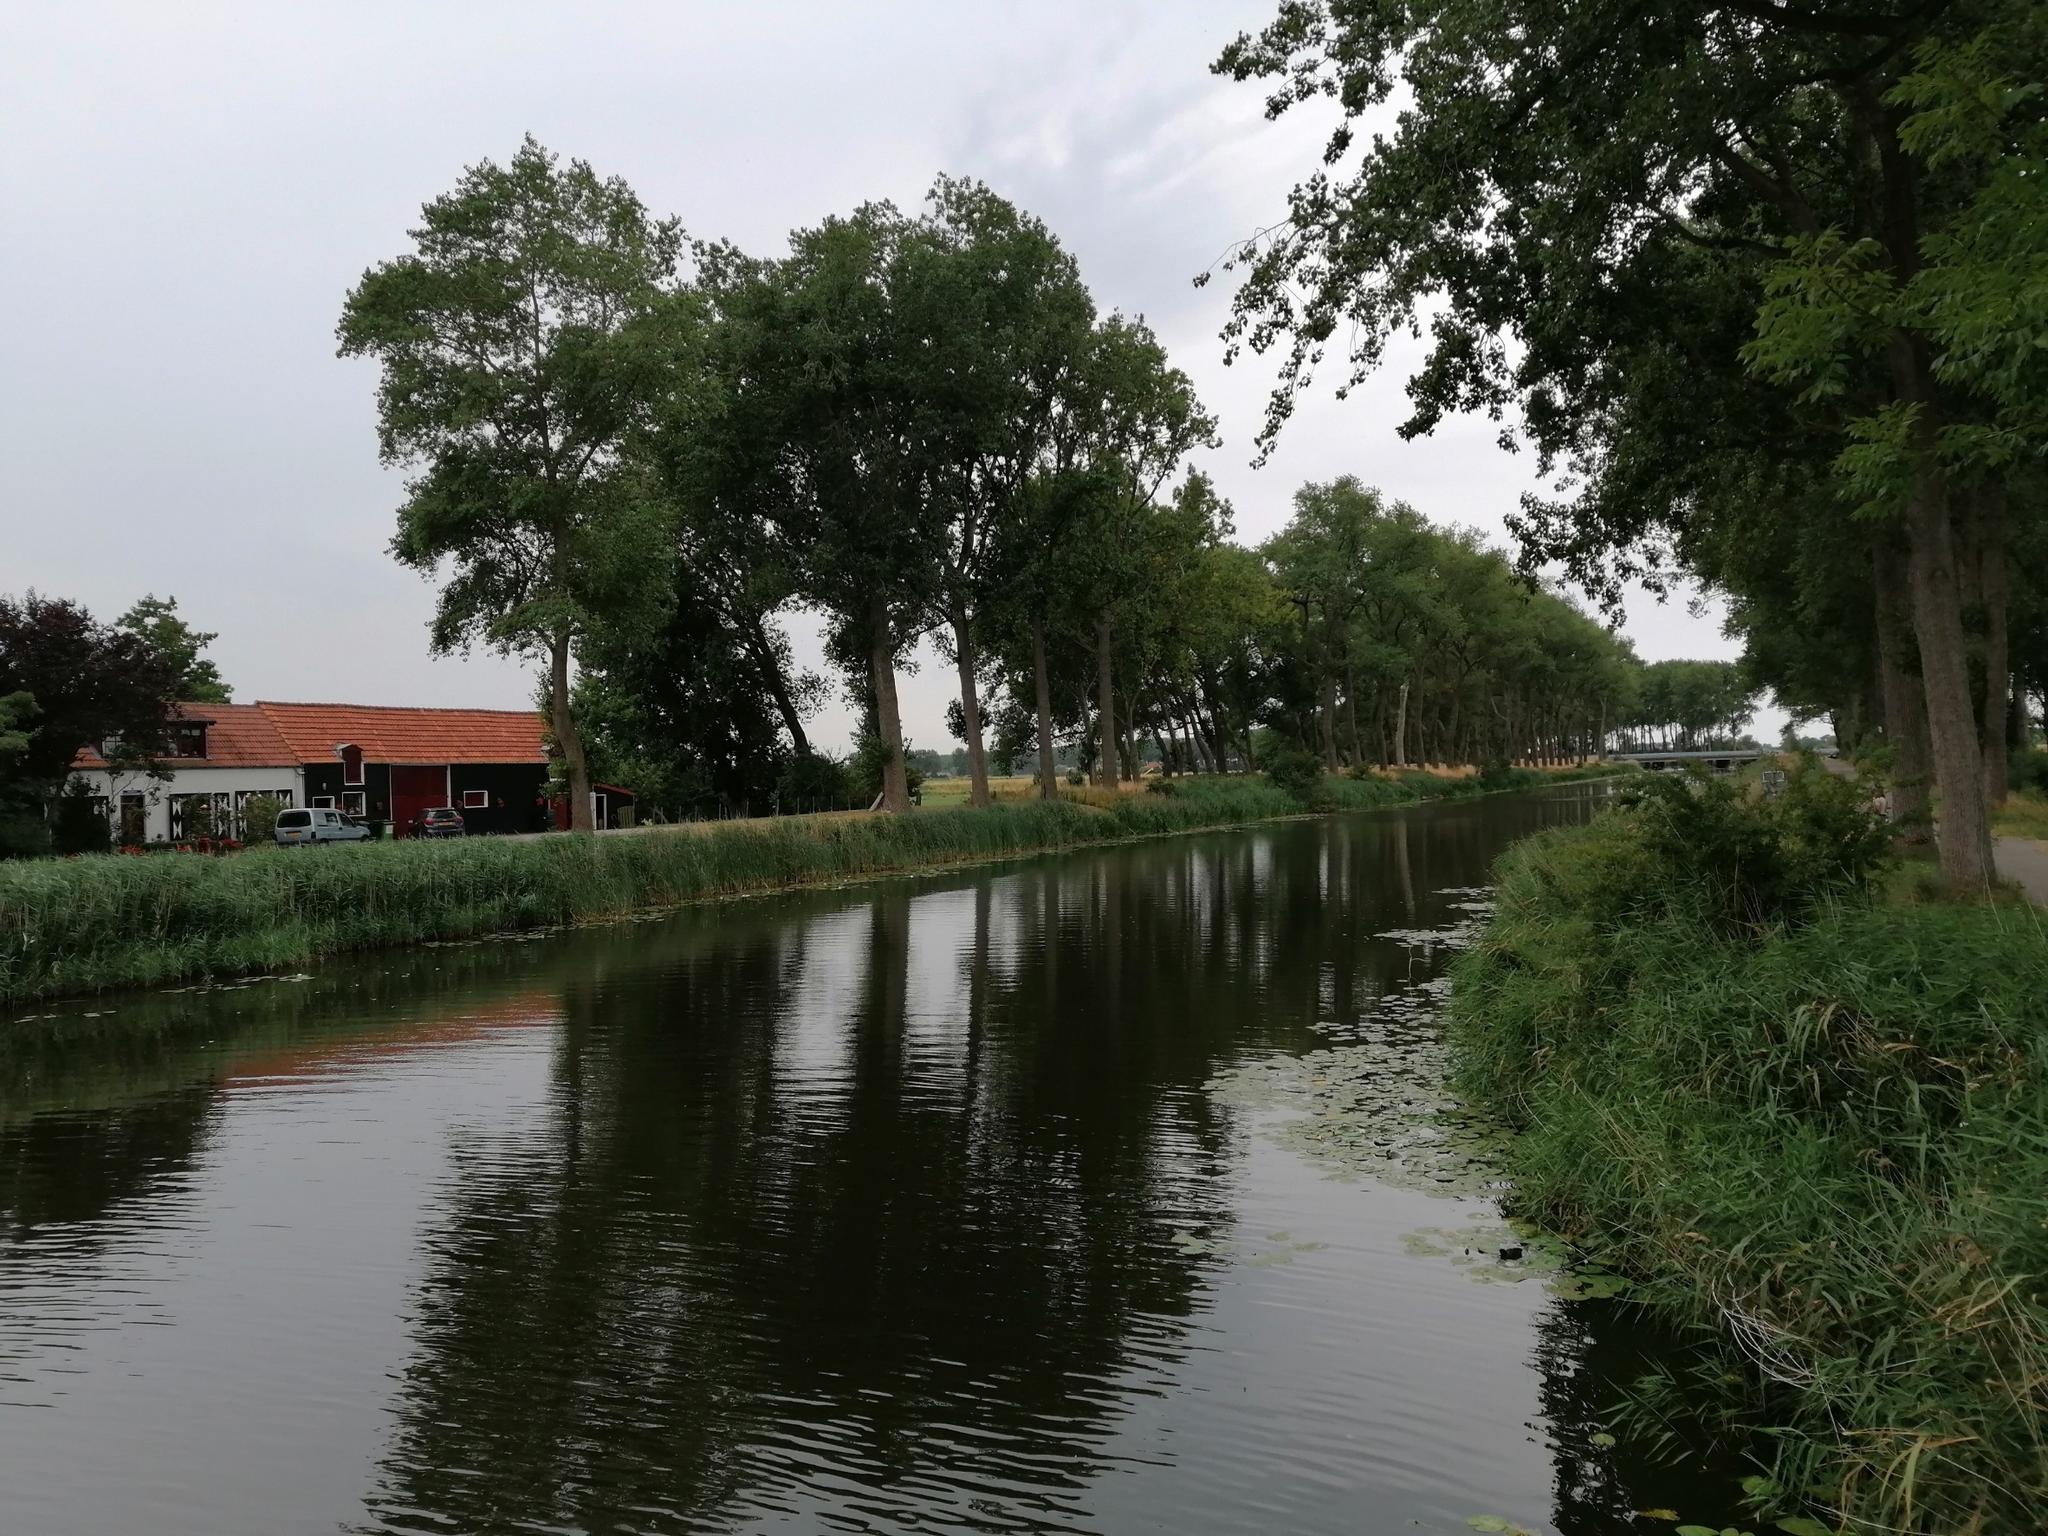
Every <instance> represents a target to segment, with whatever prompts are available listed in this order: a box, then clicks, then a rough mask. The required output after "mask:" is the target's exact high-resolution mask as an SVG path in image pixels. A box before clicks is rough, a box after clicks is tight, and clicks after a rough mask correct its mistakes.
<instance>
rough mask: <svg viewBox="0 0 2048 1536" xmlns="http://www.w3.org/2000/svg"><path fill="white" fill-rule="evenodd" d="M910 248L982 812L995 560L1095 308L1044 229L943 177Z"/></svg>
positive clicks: (1047, 441)
mask: <svg viewBox="0 0 2048 1536" xmlns="http://www.w3.org/2000/svg"><path fill="white" fill-rule="evenodd" d="M928 201H929V206H928V209H927V211H926V213H925V215H924V216H923V218H922V219H921V220H920V221H919V223H918V227H917V232H916V233H917V238H916V239H915V240H914V241H913V242H912V243H911V244H910V246H909V248H908V249H909V253H910V257H909V260H908V262H907V264H906V265H907V268H908V270H907V272H906V274H905V276H906V282H905V288H906V289H907V290H909V292H908V294H907V298H908V299H909V301H910V302H911V303H913V304H915V306H916V308H917V310H918V311H919V313H920V314H921V315H922V316H923V317H924V318H923V328H924V330H925V332H926V335H927V341H926V350H927V364H926V369H927V372H926V376H925V378H924V380H923V387H924V388H925V389H927V390H929V391H931V392H932V393H933V394H934V396H935V397H936V400H935V407H936V408H935V410H934V411H933V413H932V418H931V419H932V422H933V426H934V428H935V431H936V433H937V436H938V440H937V441H936V442H934V444H933V461H934V462H933V473H934V488H935V491H936V493H937V495H938V497H939V498H940V503H941V506H942V508H943V510H944V513H945V537H944V540H943V542H942V543H941V544H940V545H939V546H938V548H937V550H936V551H935V553H936V555H937V559H938V566H939V569H938V572H937V579H936V582H935V584H934V585H935V590H936V591H937V593H938V614H937V618H938V621H939V623H940V625H941V626H942V630H941V634H942V644H943V648H944V649H946V650H948V651H950V652H951V657H952V660H953V663H954V668H955V670H956V672H957V674H958V676H959V684H960V725H961V739H962V740H963V741H964V742H965V744H966V752H967V772H968V777H969V781H970V783H969V794H970V797H971V799H972V802H973V803H974V804H976V805H986V804H988V803H989V788H988V764H987V756H986V751H985V748H984V744H983V740H982V737H983V729H982V718H981V715H982V711H981V699H980V691H979V671H980V667H981V657H980V651H981V646H980V643H979V636H978V633H977V631H978V628H979V624H980V620H981V617H982V611H983V609H984V608H985V607H987V606H988V605H989V604H990V603H991V602H992V601H997V600H999V599H1000V598H1001V596H1002V593H1001V592H1000V591H999V590H997V589H999V588H1000V587H1001V586H1002V585H1003V584H1004V582H1005V579H1006V573H1005V572H1004V571H1003V569H1002V565H1001V562H1000V560H999V558H998V556H999V553H1000V551H1001V549H1002V547H1003V544H1004V540H1005V538H1006V536H1007V537H1010V538H1012V539H1014V536H1015V535H1016V534H1017V533H1018V532H1019V531H1021V530H1023V529H1026V528H1029V527H1030V526H1031V525H1032V521H1033V514H1034V512H1035V511H1037V510H1038V509H1037V508H1036V507H1035V505H1034V503H1033V502H1032V500H1031V493H1030V481H1031V477H1032V475H1033V473H1034V472H1036V471H1038V470H1039V469H1041V468H1042V467H1043V465H1044V463H1045V461H1046V457H1047V455H1048V453H1049V452H1050V448H1051V441H1052V432H1053V428H1054V424H1055V422H1056V420H1057V419H1058V417H1059V415H1060V413H1061V412H1062V410H1063V409H1065V408H1068V407H1069V406H1070V405H1071V399H1070V395H1071V392H1072V391H1073V390H1074V389H1075V388H1076V387H1077V385H1078V382H1079V380H1080V377H1081V369H1082V365H1083V363H1084V362H1085V360H1086V358H1087V356H1088V351H1089V347H1090V344H1091V335H1090V327H1091V325H1092V324H1093V322H1094V318H1095V306H1094V302H1093V300H1091V299H1090V298H1089V296H1088V291H1087V289H1086V288H1085V287H1083V286H1082V283H1081V278H1080V273H1079V270H1078V268H1077V267H1076V266H1075V264H1074V261H1073V258H1072V257H1071V256H1069V255H1068V254H1067V253H1066V252H1065V251H1064V250H1062V249H1061V248H1060V244H1059V242H1058V240H1056V239H1055V238H1054V237H1053V235H1052V234H1051V232H1050V231H1049V230H1047V229H1046V227H1045V225H1044V224H1043V223H1041V222H1040V221H1039V220H1037V219H1035V218H1032V217H1030V216H1029V215H1027V214H1023V213H1020V212H1019V211H1018V210H1017V208H1016V207H1014V206H1013V205H1012V204H1011V203H1009V202H1008V201H1006V200H1005V199H1003V198H1001V197H998V196H997V195H996V194H995V193H993V192H991V191H990V190H989V189H988V188H987V187H985V186H983V185H982V184H981V183H979V182H975V181H967V180H959V179H954V178H949V177H941V178H940V179H939V181H938V182H937V184H936V185H935V186H934V187H933V188H932V192H931V195H930V198H929V200H928Z"/></svg>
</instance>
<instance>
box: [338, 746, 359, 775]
mask: <svg viewBox="0 0 2048 1536" xmlns="http://www.w3.org/2000/svg"><path fill="white" fill-rule="evenodd" d="M335 751H336V752H338V753H339V754H340V756H341V782H342V783H344V784H360V783H362V782H363V749H362V748H361V747H359V746H357V745H355V744H354V743H353V742H343V743H342V744H341V745H340V746H339V747H336V748H335Z"/></svg>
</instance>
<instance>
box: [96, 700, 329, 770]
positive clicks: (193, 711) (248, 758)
mask: <svg viewBox="0 0 2048 1536" xmlns="http://www.w3.org/2000/svg"><path fill="white" fill-rule="evenodd" d="M175 713H176V716H177V718H178V719H180V720H203V721H205V722H206V756H204V757H168V758H166V759H165V761H166V762H167V763H170V764H173V765H179V766H185V767H193V768H202V767H203V768H291V767H295V766H297V765H298V763H299V762H300V759H299V757H298V756H297V755H296V754H295V753H294V752H293V750H292V748H291V746H290V745H289V744H287V743H286V741H285V739H284V737H283V736H282V735H280V734H279V733H278V729H277V727H276V726H275V725H274V724H272V723H271V720H270V717H269V716H268V715H267V714H265V713H264V710H263V706H262V705H260V704H180V705H178V706H176V710H175ZM71 766H72V767H73V768H74V769H91V768H104V767H106V766H107V765H106V762H105V760H104V759H103V758H101V756H100V754H99V752H98V750H97V749H96V748H94V747H80V748H79V749H78V755H77V756H76V757H74V758H73V759H72V760H71Z"/></svg>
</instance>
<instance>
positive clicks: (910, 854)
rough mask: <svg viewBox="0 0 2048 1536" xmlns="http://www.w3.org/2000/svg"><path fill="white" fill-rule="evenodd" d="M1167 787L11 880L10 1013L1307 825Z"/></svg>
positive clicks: (1349, 801)
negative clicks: (1203, 834) (1215, 834)
mask: <svg viewBox="0 0 2048 1536" xmlns="http://www.w3.org/2000/svg"><path fill="white" fill-rule="evenodd" d="M1595 771H1597V770H1595ZM1563 777H1568V775H1552V776H1545V775H1538V774H1525V775H1518V776H1516V779H1515V782H1514V783H1513V784H1495V785H1487V786H1485V787H1488V788H1499V787H1520V786H1522V785H1526V784H1529V783H1539V782H1546V781H1548V780H1551V779H1557V778H1563ZM1160 782H1161V781H1156V780H1155V781H1151V783H1152V784H1153V785H1159V784H1160ZM1481 787H1482V786H1481V785H1480V783H1479V782H1478V781H1477V780H1474V779H1469V778H1454V777H1440V776H1435V775H1430V774H1420V773H1411V774H1403V775H1398V776H1391V777H1377V776H1376V777H1372V778H1367V779H1337V780H1326V781H1324V782H1323V783H1321V784H1320V785H1319V786H1318V787H1317V789H1316V792H1315V794H1314V796H1313V799H1314V808H1315V809H1318V810H1323V809H1332V810H1366V809H1372V808H1374V807H1378V806H1388V805H1399V804H1404V803H1409V802H1414V801H1421V800H1432V799H1441V798H1445V797H1448V796H1456V795H1465V794H1474V793H1478V792H1479V791H1480V789H1481ZM1163 789H1164V792H1154V791H1153V790H1152V789H1150V788H1148V789H1147V790H1144V791H1139V792H1136V793H1130V794H1124V795H1108V794H1105V793H1103V792H1100V791H1075V792H1072V793H1070V794H1069V795H1067V796H1065V797H1063V798H1062V799H1061V800H1059V801H1057V802H1053V803H1044V802H1039V801H1025V802H1021V803H1014V804H1009V803H1006V804H1001V805H996V806H991V807H988V808H986V809H981V810H974V809H968V808H958V809H952V810H937V809H933V810H924V811H918V812H914V813H913V814H911V815H909V816H901V817H883V816H864V815H843V816H820V817H787V818H783V819H780V820H764V821H745V822H722V823H715V824H705V825H700V826H697V827H694V828H689V829H684V828H649V829H646V830H644V831H641V832H638V833H633V834H617V835H608V836H604V837H596V838H574V837H548V838H538V839H532V840H505V839H496V838H478V839H475V840H473V841H463V842H446V843H379V844H363V845H356V846H349V847H337V848H325V849H318V850H303V849H291V850H279V849H258V850H251V851H249V852H245V853H241V854H237V855H234V856H232V857H227V858H215V859H209V858H200V857H196V856H188V855H160V856H152V857H146V858H126V857H117V856H111V855H101V856H96V857H90V858H82V859H38V860H30V861H23V862H19V863H13V864H0V1005H4V1004H15V1005H18V1004H21V1003H25V1002H29V1001H31V1000H33V999H36V998H41V997H50V996H56V995H60V994H65V993H83V992H93V991H101V990H106V989H110V988H115V987H131V986H148V985H154V984H159V983H163V982H168V981H176V980H183V979H186V978H191V977H200V976H223V975H236V974H241V973H245V972H251V971H264V970H274V969H278V968H280V967H289V966H301V965H304V964H306V963H307V962H309V961H311V960H315V959H317V958H319V957H320V956H322V955H328V954H334V953H338V952H340V951H343V950H353V949H370V948H375V947H378V946H383V945H393V944H406V943H416V942H419V941H421V940H427V939H452V938H464V937H469V936H472V935H476V934H484V933H500V932H509V931H512V930H516V929H524V928H538V927H547V926H550V925H554V924H559V923H569V922H577V921H586V920H593V919H601V918H607V917H618V916H622V915H624V914H627V913H631V912H638V911H646V910H651V909H656V908H661V907H667V906H675V905H679V904H681V903H683V902H687V901H693V900H697V899H700V898H704V897H712V896H721V895H733V894H740V893H746V892H756V891H766V890H775V889H780V888H785V887H791V886H798V885H805V884H816V883H820V882H825V881H831V880H839V879H849V878H858V877H862V876H867V875H875V874H881V873H886V872H890V871H900V870H912V869H921V868H930V867H937V866H941V865H946V864H954V863H961V862H970V861H975V860H983V859H994V858H1006V857H1012V856H1016V855H1020V854H1030V853H1041V852H1054V851H1058V850H1061V849H1066V848H1074V847H1080V846H1085V845H1088V844H1096V843H1108V842H1115V841H1119V840H1122V839H1126V838H1133V837H1154V836H1160V835H1164V834H1168V833H1175V832H1191V831H1198V830H1201V829H1203V828H1210V827H1223V826H1234V825H1239V824H1242V823H1246V822H1253V821H1261V820H1268V819H1271V818H1274V817H1280V816H1289V815H1298V814H1301V813H1302V812H1303V811H1304V810H1305V809H1307V808H1309V807H1308V806H1307V804H1306V803H1305V802H1304V800H1302V799H1301V798H1299V797H1297V796H1295V795H1292V794H1289V793H1287V792H1285V791H1283V790H1281V789H1279V788H1277V787H1275V786H1274V785H1272V784H1271V783H1269V782H1267V781H1266V780H1264V779H1260V778H1229V779H1175V780H1171V781H1166V782H1165V784H1164V786H1163Z"/></svg>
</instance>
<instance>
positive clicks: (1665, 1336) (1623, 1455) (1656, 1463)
mask: <svg viewBox="0 0 2048 1536" xmlns="http://www.w3.org/2000/svg"><path fill="white" fill-rule="evenodd" d="M1536 1328H1537V1334H1536V1349H1535V1353H1534V1355H1533V1357H1532V1363H1533V1364H1534V1365H1535V1367H1536V1369H1537V1371H1538V1372H1539V1373H1540V1375H1541V1379H1542V1387H1541V1400H1542V1404H1543V1414H1544V1419H1545V1421H1546V1423H1547V1427H1548V1430H1549V1440H1550V1450H1551V1458H1552V1482H1551V1489H1552V1492H1551V1501H1552V1502H1551V1516H1550V1518H1551V1520H1552V1522H1553V1523H1554V1524H1555V1525H1556V1526H1557V1528H1558V1530H1559V1531H1560V1532H1562V1533H1563V1536H1619V1533H1622V1532H1628V1531H1638V1530H1641V1529H1642V1522H1641V1521H1640V1520H1639V1519H1638V1518H1637V1516H1636V1513H1635V1512H1636V1511H1637V1510H1638V1509H1642V1508H1645V1507H1649V1506H1661V1507H1665V1508H1675V1509H1676V1510H1677V1511H1678V1513H1679V1514H1680V1515H1681V1516H1682V1517H1684V1518H1685V1519H1686V1520H1688V1521H1691V1522H1693V1523H1696V1524H1707V1525H1711V1527H1712V1528H1713V1529H1715V1530H1719V1529H1721V1528H1722V1526H1723V1524H1724V1523H1727V1522H1735V1521H1739V1520H1740V1519H1741V1512H1740V1510H1739V1508H1738V1507H1737V1506H1738V1505H1739V1502H1740V1500H1739V1499H1738V1497H1737V1492H1738V1487H1739V1480H1740V1478H1741V1475H1742V1473H1743V1472H1744V1471H1745V1470H1746V1468H1745V1466H1744V1464H1743V1463H1742V1460H1741V1457H1740V1454H1739V1448H1737V1447H1731V1446H1728V1445H1723V1444H1717V1443H1716V1442H1715V1441H1714V1439H1713V1437H1712V1436H1711V1435H1709V1434H1708V1433H1707V1432H1706V1431H1705V1429H1704V1427H1703V1426H1702V1425H1701V1424H1699V1423H1696V1422H1671V1423H1668V1424H1667V1425H1666V1426H1665V1430H1666V1431H1667V1433H1668V1438H1667V1439H1665V1440H1663V1441H1661V1442H1658V1443H1652V1439H1651V1437H1650V1436H1648V1435H1647V1434H1645V1433H1644V1432H1643V1431H1642V1428H1641V1426H1640V1425H1637V1424H1634V1423H1630V1424H1628V1425H1626V1426H1625V1425H1624V1423H1623V1420H1624V1418H1625V1417H1626V1415H1625V1414H1624V1407H1625V1405H1626V1404H1627V1402H1628V1401H1629V1399H1630V1397H1631V1395H1632V1394H1634V1393H1635V1392H1636V1391H1637V1390H1638V1384H1639V1383H1640V1382H1641V1381H1642V1379H1643V1378H1644V1377H1645V1376H1647V1375H1649V1374H1650V1373H1652V1372H1658V1373H1660V1374H1662V1373H1676V1374H1678V1375H1680V1376H1689V1375H1690V1373H1691V1371H1692V1369H1693V1368H1694V1366H1695V1365H1696V1364H1697V1361H1698V1353H1697V1350H1696V1349H1694V1348H1691V1347H1689V1346H1688V1345H1687V1343H1686V1342H1685V1341H1684V1340H1683V1339H1681V1338H1679V1337H1677V1336H1675V1335H1673V1334H1671V1333H1670V1332H1669V1331H1667V1330H1665V1329H1663V1328H1661V1327H1659V1326H1657V1325H1656V1324H1655V1323H1654V1322H1653V1321H1652V1320H1651V1319H1650V1317H1649V1316H1648V1314H1647V1313H1645V1312H1643V1311H1642V1310H1641V1309H1640V1308H1637V1307H1635V1306H1633V1305H1631V1304H1629V1303H1627V1302H1614V1301H1565V1302H1559V1303H1556V1304H1554V1305H1552V1306H1550V1307H1547V1308H1546V1309H1545V1310H1544V1311H1543V1313H1542V1314H1541V1315H1539V1317H1538V1318H1537V1323H1536ZM1617 1430H1621V1431H1622V1432H1621V1433H1620V1434H1616V1431H1617ZM1608 1435H1614V1436H1615V1443H1614V1444H1612V1445H1605V1444H1601V1443H1598V1442H1597V1441H1596V1438H1595V1437H1596V1436H1599V1437H1604V1436H1608Z"/></svg>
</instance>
